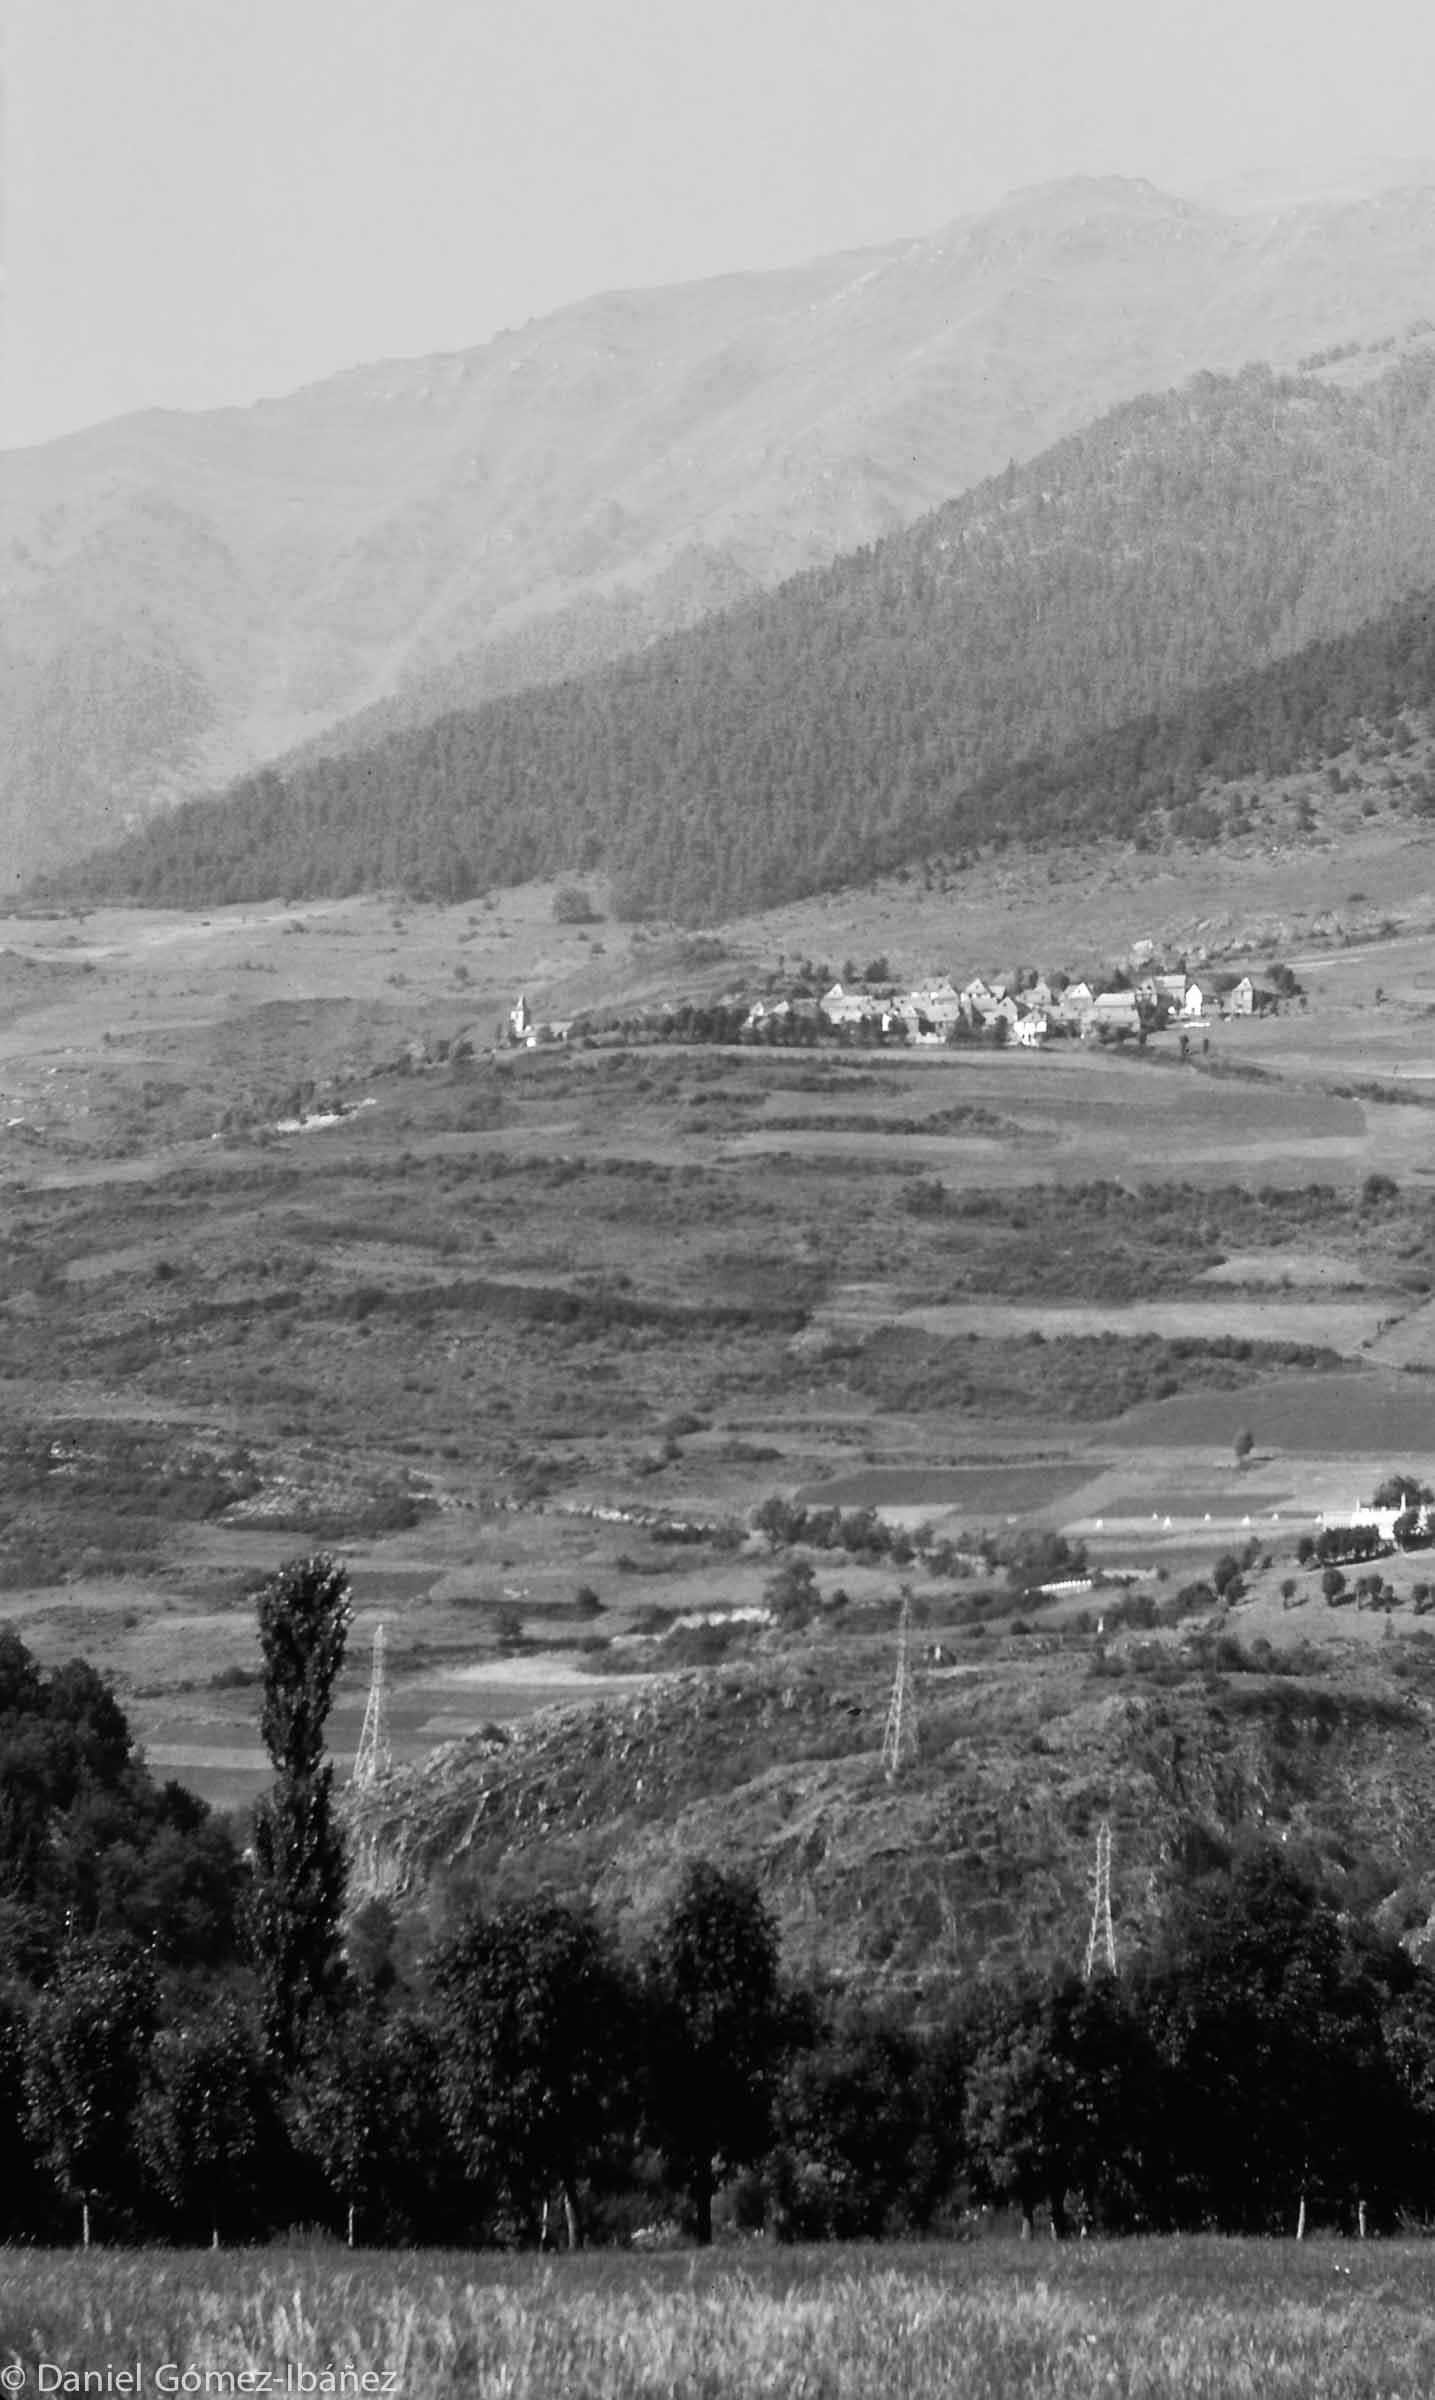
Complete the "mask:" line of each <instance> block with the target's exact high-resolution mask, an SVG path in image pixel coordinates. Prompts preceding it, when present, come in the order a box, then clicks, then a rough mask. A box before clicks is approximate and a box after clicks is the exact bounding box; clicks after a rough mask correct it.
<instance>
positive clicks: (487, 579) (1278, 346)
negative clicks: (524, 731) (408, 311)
mask: <svg viewBox="0 0 1435 2400" xmlns="http://www.w3.org/2000/svg"><path fill="white" fill-rule="evenodd" d="M1432 288H1435V192H1432V191H1422V190H1414V191H1409V190H1407V191H1401V192H1391V193H1387V194H1386V195H1384V196H1383V197H1381V198H1377V199H1371V200H1361V201H1357V202H1344V203H1338V204H1330V205H1307V206H1303V207H1300V208H1296V209H1292V210H1288V211H1286V212H1284V213H1277V214H1270V215H1267V216H1258V217H1243V218H1234V217H1230V216H1226V215H1224V214H1222V213H1220V212H1217V211H1214V210H1202V209H1199V208H1196V207H1194V206H1192V205H1191V204H1189V203H1187V202H1184V201H1180V200H1176V199H1173V198H1171V197H1170V196H1168V195H1165V194H1162V193H1160V192H1158V191H1156V190H1154V189H1153V188H1152V187H1151V186H1150V185H1149V184H1146V183H1143V182H1139V181H1123V180H1120V179H1116V178H1111V179H1106V180H1101V179H1083V178H1078V179H1075V180H1073V181H1070V182H1065V183H1058V184H1054V185H1050V186H1044V187H1041V188H1038V189H1036V190H1032V191H1027V192H1021V193H1017V194H1015V195H1013V196H1012V197H1011V198H1010V199H1008V200H1007V201H1005V202H1003V203H1002V205H1001V206H1000V207H998V208H996V209H994V210H992V211H990V212H989V213H987V214H985V215H981V216H975V217H968V218H962V219H959V220H957V221H956V222H955V223H954V224H952V225H950V226H948V227H946V228H945V229H943V230H942V231H941V232H939V233H937V234H934V235H931V236H929V237H926V238H924V239H920V240H913V241H902V242H893V243H890V244H888V245H886V246H884V247H882V248H880V249H876V250H872V251H867V252H861V253H854V254H848V255H844V256H840V257H836V258H829V259H824V260H819V261H817V262H815V263H814V264H813V265H811V266H809V267H805V268H801V269H792V270H785V271H783V272H781V273H773V274H766V275H741V274H737V275H730V276H723V277H719V278H716V279H714V280H712V281H711V282H706V283H702V284H695V285H684V286H679V287H674V288H672V289H668V290H659V291H649V292H629V293H610V294H607V295H604V296H601V297H598V298H594V299H592V300H588V301H584V302H582V303H581V304H579V305H577V306H575V307H572V308H568V309H565V310H562V311H560V312H559V313H558V314H556V315H554V316H552V317H548V318H545V319H542V320H541V321H539V322H537V323H535V324H531V325H528V326H525V327H524V328H522V329H521V330H519V331H513V332H508V333H504V334H502V335H500V336H499V337H497V338H496V339H495V340H493V341H491V342H489V343H487V344H485V345H483V346H482V347H480V348H477V349H474V350H471V351H465V352H461V353H457V354H454V355H452V356H448V357H439V358H429V359H419V360H411V361H405V362H389V363H387V364H383V365H377V366H370V367H364V368H361V369H358V370H356V371H355V372H353V373H351V374H348V375H343V376H339V377H336V378H334V379H333V380H331V381H329V382H326V383H323V384H319V385H315V386H313V387H312V388H310V389H308V390H306V391H302V392H299V393H297V394H293V395H291V396H289V397H287V398H283V399H275V400H266V401H264V402H262V403H260V404H258V405H257V406H255V407H253V408H250V409H230V410H216V411H211V412H208V413H206V414H196V415H180V414H174V413H165V412H160V411H155V412H151V413H148V414H145V415H142V416H135V417H129V418H125V419H122V420H120V421H118V422H116V423H114V424H111V425H104V426H100V427H97V428H95V429H94V430H92V431H89V432H85V433H82V434H78V435H75V436H72V437H70V438H69V439H67V440H65V441H61V442H56V443H52V444H49V445H47V446H45V447H43V448H41V449H36V450H31V451H16V452H11V453H9V454H7V455H6V456H5V457H4V458H3V459H0V509H3V517H4V523H5V527H6V555H5V585H6V605H5V626H4V633H3V637H0V756H3V758H4V760H5V768H4V775H3V782H0V846H3V856H4V860H5V864H6V867H7V869H8V871H9V872H10V874H11V875H12V876H15V877H18V876H20V875H22V874H24V873H27V872H32V871H34V870H35V869H36V868H38V867H42V866H45V865H47V864H50V863H53V862H55V861H57V860H63V859H65V858H67V857H72V856H74V855H75V854H76V853H77V852H78V851H79V850H81V849H83V848H85V847H87V846H89V845H92V844H93V843H94V842H96V841H98V840H102V839H105V838H107V837H108V836H110V835H112V834H113V833H114V832H116V831H118V830H120V829H122V828H123V827H125V826H126V825H128V824H131V823H133V822H136V821H138V820H140V819H142V818H144V817H146V816H148V815H150V814H151V813H153V811H154V810H155V809H157V808H160V807H163V806H165V805H167V804H168V803H169V802H171V801H172V800H174V799H175V798H176V797H178V796H181V795H183V794H185V793H188V792H193V791H196V790H202V789H206V788H212V787H213V786H215V785H216V784H219V783H221V782H223V781H224V780H226V779H227V778H229V777H231V776H233V775H235V774H237V773H240V772H242V771H244V770H246V769H248V768H250V767H253V766H254V765H256V764H257V763H259V762H260V761H262V760H264V759H266V758H272V757H274V756H276V755H278V754H280V753H282V752H285V751H287V750H289V749H291V748H292V747H294V746H295V745H296V744H299V743H302V742H304V741H306V740H312V739H313V738H314V737H316V736H320V735H323V734H324V733H325V732H326V731H327V729H328V728H330V727H332V726H334V725H335V724H336V722H337V721H338V720H340V719H342V718H344V717H347V716H349V715H351V714H353V713H354V712H355V711H357V710H360V709H363V708H365V707H366V706H369V705H371V704H373V703H377V702H382V703H384V704H385V707H386V711H387V714H386V716H385V718H384V719H383V720H382V722H383V723H388V722H390V721H394V722H406V721H412V720H414V719H416V718H427V717H431V716H432V715H434V714H435V713H437V712H438V711H439V710H441V709H443V708H451V707H454V706H456V705H467V704H470V703H472V702H474V701H475V700H480V699H484V698H487V697H491V696H493V695H494V694H496V693H500V692H503V691H505V690H509V689H513V688H515V687H517V686H520V685H524V684H527V683H531V682H534V681H537V680H546V679H549V678H551V677H553V676H556V675H564V674H571V673H574V672H578V671H580V670H584V669H587V668H590V667H592V666H594V665H596V664H599V663H602V662H603V661H605V660H608V659H611V658H613V657H614V656H616V655H618V654H620V653H622V652H625V651H628V650H630V649H632V648H633V647H634V646H639V645H642V644H645V643H647V642H649V641H651V640H653V639H654V638H656V637H658V636H660V635H662V634H663V633H665V632H667V631H669V630H671V629H673V628H674V627H679V626H684V625H689V624H691V623H693V622H694V621H695V620H696V619H698V618H699V617H702V616H704V615H706V614H707V613H709V612H710V611H711V610H712V609H714V608H716V607H720V606H723V605H726V604H727V603H729V602H730V601H732V600H733V599H735V598H737V597H740V596H741V595H743V594H745V593H749V592H751V591H753V590H754V589H759V588H764V587H767V586H770V585H772V584H774V583H776V582H777V581H778V580H779V579H780V578H782V577H784V576H789V575H791V574H793V573H794V572H796V571H799V570H801V569H804V568H806V567H809V566H812V565H815V564H819V563H822V562H825V561H826V560H828V559H831V558H832V557H834V556H837V555H839V554H841V553H843V552H846V551H849V550H851V549H853V548H854V547H856V546H857V545H859V544H861V543H863V542H868V541H871V540H873V539H875V538H876V537H878V536H880V535H882V534H885V533H887V532H889V531H891V530H892V529H893V528H895V527H899V526H902V525H904V524H907V523H910V522H912V521H913V520H914V519H916V518H917V517H919V516H920V515H921V514H922V513H923V512H924V511H925V510H927V509H929V508H931V507H932V506H933V505H934V504H936V503H937V502H939V501H941V500H944V499H946V498H947V497H949V496H950V495H952V494H954V493H958V492H961V491H964V490H966V489H967V488H968V487H970V486H971V485H972V484H974V483H975V482H976V481H978V480H979V479H980V478H981V477H983V476H986V475H990V474H991V473H993V472H995V471H997V470H999V469H1001V468H1003V467H1004V466H1005V465H1006V463H1007V461H1008V460H1009V459H1011V458H1016V459H1018V460H1021V459H1029V458H1031V457H1033V456H1035V455H1036V454H1037V453H1038V452H1039V451H1041V450H1042V449H1044V448H1046V447H1047V446H1049V445H1050V444H1051V443H1052V442H1053V441H1055V440H1057V439H1059V438H1060V437H1062V436H1064V435H1066V434H1069V433H1071V432H1073V431H1075V430H1076V429H1077V428H1078V427H1080V426H1082V425H1084V424H1086V423H1088V422H1089V421H1090V419H1091V418H1092V417H1093V416H1094V415H1095V414H1096V413H1097V412H1098V411H1100V410H1101V409H1103V408H1107V407H1110V406H1111V405H1112V404H1113V403H1115V402H1118V401H1121V400H1124V399H1127V398H1129V397H1131V396H1132V395H1133V394H1135V393H1138V392H1141V391H1147V390H1160V389H1163V388H1166V387H1168V386H1170V385H1172V384H1175V383H1178V382H1180V381H1181V380H1182V379H1183V378H1185V377H1186V376H1188V375H1189V374H1190V373H1191V372H1192V371H1193V370H1194V369H1196V368H1198V367H1210V368H1216V369H1222V370H1230V369H1234V368H1236V367H1238V366H1240V365H1241V364H1242V363H1244V362H1245V361H1247V360H1249V359H1252V358H1263V359H1267V360H1269V361H1271V362H1272V363H1273V364H1275V365H1276V366H1278V367H1281V368H1292V367H1295V366H1297V365H1298V364H1299V363H1300V362H1301V361H1303V360H1305V359H1308V358H1310V357H1312V356H1319V357H1320V358H1321V359H1322V360H1323V361H1324V365H1323V367H1322V372H1323V373H1326V374H1328V375H1331V376H1334V377H1336V378H1338V379H1340V378H1344V379H1352V378H1354V379H1358V378H1360V377H1362V376H1368V375H1369V374H1370V373H1371V372H1373V371H1374V370H1375V368H1377V367H1378V366H1379V365H1380V364H1381V363H1382V362H1384V361H1387V360H1388V356H1389V353H1390V351H1391V350H1393V349H1396V348H1398V347H1401V346H1404V345H1407V344H1410V343H1412V342H1413V343H1414V344H1415V346H1416V347H1419V345H1420V344H1421V343H1422V342H1423V341H1424V340H1425V339H1426V330H1425V320H1426V315H1427V311H1428V308H1429V296H1430V292H1431V289H1432Z"/></svg>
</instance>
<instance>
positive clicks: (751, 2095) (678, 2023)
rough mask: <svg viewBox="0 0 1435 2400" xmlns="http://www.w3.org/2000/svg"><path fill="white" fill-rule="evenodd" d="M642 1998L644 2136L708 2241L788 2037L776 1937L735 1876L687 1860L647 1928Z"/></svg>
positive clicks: (757, 2148) (754, 2137)
mask: <svg viewBox="0 0 1435 2400" xmlns="http://www.w3.org/2000/svg"><path fill="white" fill-rule="evenodd" d="M647 2000H648V2019H649V2042H648V2059H649V2085H648V2106H649V2115H650V2119H651V2122H652V2127H653V2131H654V2134H655V2136H656V2139H657V2143H658V2147H659V2149H660V2150H661V2152H662V2154H663V2157H664V2160H665V2161H666V2164H667V2168H668V2172H669V2174H670V2176H671V2177H672V2179H673V2180H674V2182H675V2183H676V2184H677V2186H678V2188H679V2189H680V2190H681V2191H682V2192H683V2193H685V2195H686V2197H687V2201H688V2205H689V2211H690V2216H691V2223H692V2230H693V2233H694V2235H695V2236H696V2238H697V2240H698V2241H699V2242H701V2243H708V2242H711V2240H712V2232H713V2193H714V2191H715V2189H716V2185H717V2181H718V2178H719V2176H721V2175H727V2174H730V2173H731V2172H732V2171H733V2170H734V2169H735V2168H737V2167H743V2166H750V2165H751V2164H752V2162H753V2161H754V2160H755V2159H757V2158H760V2157H761V2155H762V2153H763V2151H764V2150H765V2149H766V2147H767V2142H768V2138H769V2132H770V2127H771V2110H772V2098H773V2091H774V2087H775V2083H776V2077H777V2073H778V2068H779V2065H780V2062H781V2059H782V2055H783V2052H784V2049H785V2048H786V2045H787V2039H788V2025H789V2020H788V2016H787V2011H786V2009H785V2006H784V2004H783V1999H782V1994H781V1990H780V1986H779V1980H778V1945H777V1931H776V1928H775V1926H774V1924H773V1921H772V1918H771V1917H770V1915H769V1914H768V1911H767V1909H766V1908H765V1907H764V1906H763V1903H762V1900H761V1899H760V1897H759V1895H758V1892H757V1888H756V1886H755V1884H753V1883H752V1882H751V1881H750V1880H749V1879H748V1878H747V1877H746V1876H743V1875H730V1874H725V1873H724V1872H723V1870H722V1869H721V1868H720V1867H716V1866H713V1865H712V1864H711V1862H710V1861H708V1860H706V1859H695V1860H693V1861H692V1862H691V1864H690V1865H689V1866H688V1868H687V1869H686V1871H685V1873H684V1875H683V1879H682V1882H681V1884H680V1886H679V1888H678V1891H677V1894H676V1896H675V1898H674V1900H673V1902H672V1905H671V1906H670V1908H669V1909H668V1911H667V1913H666V1915H665V1916H664V1918H663V1920H662V1923H661V1925H660V1927H659V1930H658V1935H657V1940H656V1943H655V1946H654V1949H653V1952H652V1955H651V1958H650V1960H649V1964H648V1975H647Z"/></svg>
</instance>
